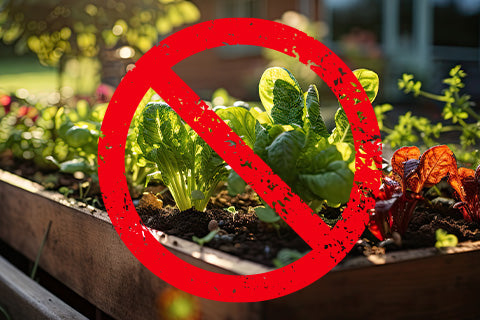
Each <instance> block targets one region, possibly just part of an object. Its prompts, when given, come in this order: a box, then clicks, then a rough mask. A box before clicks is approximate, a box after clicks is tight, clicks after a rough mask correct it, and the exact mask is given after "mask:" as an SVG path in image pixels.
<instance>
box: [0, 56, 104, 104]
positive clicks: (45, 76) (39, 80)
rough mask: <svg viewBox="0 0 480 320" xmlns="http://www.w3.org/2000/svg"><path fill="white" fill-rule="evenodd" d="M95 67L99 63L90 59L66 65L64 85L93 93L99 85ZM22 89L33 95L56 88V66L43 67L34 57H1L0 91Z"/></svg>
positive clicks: (53, 90)
mask: <svg viewBox="0 0 480 320" xmlns="http://www.w3.org/2000/svg"><path fill="white" fill-rule="evenodd" d="M96 70H97V69H96V65H95V64H94V63H92V62H91V61H89V60H83V61H70V62H69V63H68V64H67V66H66V72H65V74H64V78H63V79H64V81H63V86H64V87H65V86H67V87H70V88H72V89H73V91H74V92H76V93H80V94H86V93H90V92H92V91H93V90H94V89H95V87H96V86H97V84H98V72H97V71H96ZM80 75H82V76H80ZM21 88H24V89H27V90H28V92H29V93H30V94H34V95H39V94H48V93H52V92H55V91H57V89H58V74H57V70H56V68H53V67H45V66H42V65H41V64H40V63H39V62H38V60H37V59H36V58H35V57H9V58H4V57H2V58H0V90H5V91H7V92H15V91H16V90H18V89H21Z"/></svg>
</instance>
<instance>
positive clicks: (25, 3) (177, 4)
mask: <svg viewBox="0 0 480 320" xmlns="http://www.w3.org/2000/svg"><path fill="white" fill-rule="evenodd" d="M199 17H200V12H199V10H198V8H197V7H196V6H195V5H194V4H193V3H191V2H189V1H184V0H124V1H122V2H119V1H115V0H105V1H94V0H0V39H2V40H3V42H5V43H6V44H15V47H16V51H17V52H18V53H23V52H25V51H26V50H27V49H30V50H31V51H33V52H34V53H36V55H37V56H38V59H39V60H40V62H41V63H42V64H44V65H50V66H57V67H58V70H59V73H60V74H61V73H62V72H63V69H64V66H65V62H66V60H67V59H68V58H70V57H74V58H78V57H94V58H99V60H100V63H101V65H102V66H103V65H105V63H106V62H107V61H105V59H111V58H112V54H111V53H112V52H114V55H115V57H116V58H118V59H129V58H133V57H134V56H137V57H138V55H139V54H140V53H144V52H146V51H147V50H149V49H150V48H151V47H152V46H153V45H154V44H155V43H156V42H157V41H158V38H159V36H160V35H164V34H167V33H169V32H170V31H171V30H172V29H173V28H175V27H178V26H180V25H182V24H185V23H192V22H195V21H196V20H198V19H199ZM113 48H115V49H116V50H114V51H112V49H113ZM122 71H123V72H124V71H125V70H122ZM114 85H116V84H114Z"/></svg>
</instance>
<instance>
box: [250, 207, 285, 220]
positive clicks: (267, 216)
mask: <svg viewBox="0 0 480 320" xmlns="http://www.w3.org/2000/svg"><path fill="white" fill-rule="evenodd" d="M255 214H256V215H257V217H258V219H260V220H262V221H263V222H266V223H275V222H278V221H280V220H281V218H280V216H279V215H278V214H277V213H276V212H275V211H274V210H273V209H272V208H270V207H256V208H255Z"/></svg>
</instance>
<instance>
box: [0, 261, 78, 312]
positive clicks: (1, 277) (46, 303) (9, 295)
mask: <svg viewBox="0 0 480 320" xmlns="http://www.w3.org/2000/svg"><path fill="white" fill-rule="evenodd" d="M0 304H1V306H2V307H3V308H4V309H5V310H6V311H7V312H8V314H9V315H10V317H11V318H12V320H23V319H38V320H41V319H58V320H62V319H72V320H86V319H87V318H85V317H84V316H83V315H81V314H80V313H78V312H77V311H75V310H74V309H72V308H71V307H70V306H68V305H67V304H65V303H64V302H63V301H61V300H60V299H58V298H57V297H56V296H54V295H53V294H51V293H50V292H48V291H47V290H45V289H44V288H43V287H42V286H40V285H39V284H38V283H36V282H35V281H33V280H32V279H30V278H29V277H27V276H26V275H25V274H23V273H22V272H21V271H19V270H18V269H16V268H15V267H14V266H13V265H11V264H10V263H9V262H8V261H6V260H5V259H4V258H2V257H1V256H0Z"/></svg>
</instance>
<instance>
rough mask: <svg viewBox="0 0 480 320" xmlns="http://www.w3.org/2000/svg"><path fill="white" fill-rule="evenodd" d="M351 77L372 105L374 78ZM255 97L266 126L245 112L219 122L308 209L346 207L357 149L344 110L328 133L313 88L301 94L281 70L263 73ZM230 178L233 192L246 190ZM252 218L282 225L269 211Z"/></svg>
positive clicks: (224, 116) (256, 114)
mask: <svg viewBox="0 0 480 320" xmlns="http://www.w3.org/2000/svg"><path fill="white" fill-rule="evenodd" d="M354 73H355V75H356V76H357V77H358V78H359V81H360V83H361V84H362V85H363V87H364V88H365V91H366V92H367V96H368V97H369V98H370V99H371V100H372V101H373V99H375V97H376V95H377V92H378V76H377V75H376V74H375V73H374V72H372V71H369V70H365V69H362V70H357V71H355V72H354ZM259 94H260V99H261V100H262V104H263V107H264V109H265V110H266V111H265V113H266V115H268V119H269V120H270V121H264V119H265V116H264V114H263V113H260V112H249V111H246V110H244V111H242V114H237V113H236V112H228V110H229V109H231V108H226V109H223V110H221V111H219V115H220V117H222V119H224V120H227V123H228V124H229V125H230V126H231V127H232V129H233V130H234V131H235V132H237V133H238V134H239V135H241V136H242V137H246V138H247V139H246V143H247V144H248V145H249V146H251V144H252V140H253V151H254V152H255V153H256V154H257V155H259V156H260V157H261V158H262V159H263V160H264V161H265V162H266V163H267V164H268V165H269V166H270V167H271V168H272V170H273V171H274V172H275V173H276V174H278V175H279V176H280V177H281V178H282V180H283V181H285V182H286V183H287V184H288V185H289V186H290V187H291V188H292V190H293V191H294V192H295V193H296V194H298V195H299V196H300V197H301V198H302V199H303V200H304V201H306V202H307V203H308V204H309V205H310V206H311V207H312V209H314V210H316V211H318V210H319V209H320V208H321V207H322V206H324V205H325V204H328V205H331V206H339V205H340V204H342V203H345V202H347V201H348V199H349V196H350V190H351V187H352V183H353V176H354V174H353V172H354V169H355V164H354V160H355V152H354V150H355V148H354V146H353V137H352V133H351V129H350V122H349V121H348V119H347V116H346V114H345V112H344V111H343V109H342V108H340V109H339V110H338V111H337V113H336V116H335V124H336V127H335V129H334V130H333V132H332V133H330V132H329V130H328V129H327V127H326V125H325V122H324V121H323V118H322V116H321V112H320V109H321V108H320V102H319V101H320V99H319V96H318V91H317V89H316V87H315V86H314V85H311V86H310V87H309V88H308V90H307V92H305V93H304V92H302V90H301V88H300V86H299V84H298V82H297V80H296V79H295V77H294V76H293V75H292V74H291V73H290V72H289V71H288V70H286V69H284V68H269V69H267V70H266V71H265V72H264V74H263V75H262V78H261V80H260V84H259ZM245 114H249V115H252V116H253V117H256V120H257V121H256V122H255V124H254V122H253V121H251V120H249V121H248V122H247V121H243V119H244V115H245ZM259 115H262V118H261V119H262V120H260V119H259V118H260V117H259ZM232 116H233V117H237V118H238V119H237V120H234V119H232ZM246 132H248V133H250V134H249V135H247V134H246ZM252 132H255V135H254V136H253V135H252V134H251V133H252ZM229 177H230V178H229V185H232V187H231V188H230V191H231V192H233V191H236V192H238V191H239V190H241V189H242V188H244V184H241V183H239V181H238V180H239V177H238V175H236V174H230V176H229ZM255 212H256V213H257V216H258V217H259V218H260V219H261V220H263V221H265V222H270V223H274V222H277V221H279V220H280V217H279V216H278V215H277V214H276V213H275V212H274V210H272V209H271V208H269V207H268V206H266V207H265V208H262V207H259V208H256V209H255Z"/></svg>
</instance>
